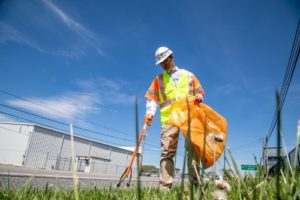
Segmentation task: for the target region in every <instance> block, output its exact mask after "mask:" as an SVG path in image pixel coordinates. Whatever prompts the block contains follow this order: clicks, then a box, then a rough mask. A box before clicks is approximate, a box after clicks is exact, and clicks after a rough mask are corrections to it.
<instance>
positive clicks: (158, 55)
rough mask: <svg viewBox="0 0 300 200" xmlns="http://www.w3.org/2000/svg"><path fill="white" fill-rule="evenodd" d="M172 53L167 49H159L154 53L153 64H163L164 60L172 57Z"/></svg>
mask: <svg viewBox="0 0 300 200" xmlns="http://www.w3.org/2000/svg"><path fill="white" fill-rule="evenodd" d="M172 54H173V52H172V51H171V49H169V48H168V47H159V48H158V49H157V50H156V51H155V62H156V63H155V64H156V65H158V64H160V63H161V62H163V61H164V60H165V59H166V58H168V57H169V56H170V55H172Z"/></svg>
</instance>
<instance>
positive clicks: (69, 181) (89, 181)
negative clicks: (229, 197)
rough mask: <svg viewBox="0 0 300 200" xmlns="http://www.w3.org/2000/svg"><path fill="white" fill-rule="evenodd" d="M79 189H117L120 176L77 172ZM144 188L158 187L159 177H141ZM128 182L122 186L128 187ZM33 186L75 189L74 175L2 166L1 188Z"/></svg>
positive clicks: (0, 170)
mask: <svg viewBox="0 0 300 200" xmlns="http://www.w3.org/2000/svg"><path fill="white" fill-rule="evenodd" d="M76 175H77V177H78V180H79V181H78V182H79V187H80V188H92V187H99V188H104V187H111V186H112V187H115V186H116V184H117V182H118V181H119V178H120V177H119V176H109V175H107V174H99V173H85V172H77V173H76ZM140 181H141V185H142V186H158V183H159V178H158V177H144V176H141V177H140ZM126 183H127V180H125V181H124V183H123V184H122V185H121V186H122V187H126ZM135 183H136V178H134V177H133V178H132V182H131V185H132V186H133V185H134V184H135ZM175 183H177V184H178V183H180V180H178V179H175ZM29 185H32V186H33V187H38V188H44V187H45V186H46V185H48V186H49V187H57V186H58V187H61V188H63V189H67V190H68V189H70V190H71V189H72V188H73V175H72V172H69V171H57V170H44V169H32V168H24V167H15V166H10V165H0V188H15V189H16V188H21V187H24V186H29Z"/></svg>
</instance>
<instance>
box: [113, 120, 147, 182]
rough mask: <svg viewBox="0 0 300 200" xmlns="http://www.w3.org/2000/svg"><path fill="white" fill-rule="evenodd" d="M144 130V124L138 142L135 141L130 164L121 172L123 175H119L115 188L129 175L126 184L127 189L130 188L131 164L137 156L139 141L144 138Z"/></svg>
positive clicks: (145, 126) (145, 125)
mask: <svg viewBox="0 0 300 200" xmlns="http://www.w3.org/2000/svg"><path fill="white" fill-rule="evenodd" d="M146 128H147V124H144V126H143V129H142V131H141V132H140V136H139V138H138V141H137V143H136V147H135V149H134V151H133V154H132V156H131V158H130V162H129V164H128V166H127V168H126V169H125V171H124V172H123V174H122V175H121V177H120V180H119V182H118V184H117V187H120V186H121V183H122V182H123V181H124V180H125V179H126V178H127V177H128V175H129V174H130V178H129V181H128V183H127V187H129V186H130V182H131V178H132V171H131V167H132V164H133V162H134V159H135V157H136V154H137V151H138V149H139V146H140V143H141V141H142V139H143V137H144V135H145V132H146Z"/></svg>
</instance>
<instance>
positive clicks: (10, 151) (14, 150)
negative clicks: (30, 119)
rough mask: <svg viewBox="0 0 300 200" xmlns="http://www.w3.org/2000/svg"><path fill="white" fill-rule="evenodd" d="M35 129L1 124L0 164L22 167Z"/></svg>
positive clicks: (25, 125) (26, 126) (27, 126)
mask: <svg viewBox="0 0 300 200" xmlns="http://www.w3.org/2000/svg"><path fill="white" fill-rule="evenodd" d="M32 132H33V127H32V126H31V125H27V124H24V125H22V124H11V123H0V138H1V139H0V163H2V164H12V165H16V166H22V164H23V160H24V157H25V153H26V149H27V145H28V141H29V137H30V134H31V133H32Z"/></svg>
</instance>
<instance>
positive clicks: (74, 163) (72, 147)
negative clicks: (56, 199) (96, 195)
mask: <svg viewBox="0 0 300 200" xmlns="http://www.w3.org/2000/svg"><path fill="white" fill-rule="evenodd" d="M70 133H71V134H70V136H71V152H72V174H73V190H74V198H75V200H79V194H78V177H77V173H76V162H75V150H74V132H73V124H72V123H71V124H70Z"/></svg>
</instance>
